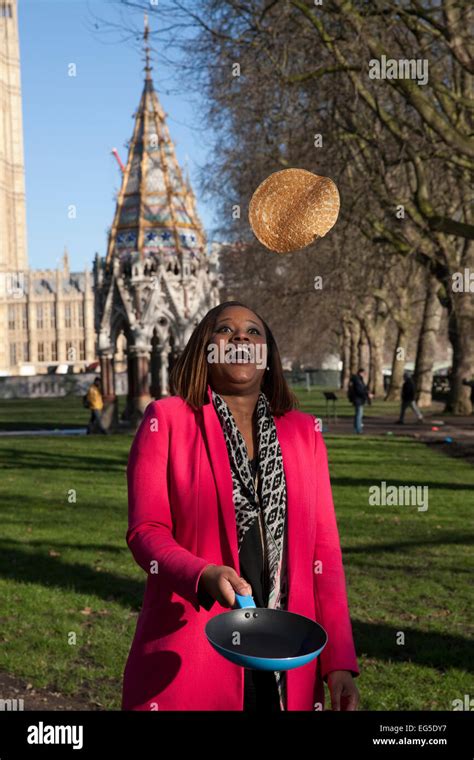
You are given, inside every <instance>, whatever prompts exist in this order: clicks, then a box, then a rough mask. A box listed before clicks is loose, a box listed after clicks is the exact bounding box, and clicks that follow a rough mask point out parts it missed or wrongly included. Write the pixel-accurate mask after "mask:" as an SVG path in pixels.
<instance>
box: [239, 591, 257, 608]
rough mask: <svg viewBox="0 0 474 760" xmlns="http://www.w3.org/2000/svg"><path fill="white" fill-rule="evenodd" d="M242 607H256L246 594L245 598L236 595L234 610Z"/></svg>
mask: <svg viewBox="0 0 474 760" xmlns="http://www.w3.org/2000/svg"><path fill="white" fill-rule="evenodd" d="M244 607H254V608H256V607H257V605H256V604H255V602H254V600H253V596H250V594H247V595H246V596H243V595H242V594H236V595H235V604H234V609H243V608H244Z"/></svg>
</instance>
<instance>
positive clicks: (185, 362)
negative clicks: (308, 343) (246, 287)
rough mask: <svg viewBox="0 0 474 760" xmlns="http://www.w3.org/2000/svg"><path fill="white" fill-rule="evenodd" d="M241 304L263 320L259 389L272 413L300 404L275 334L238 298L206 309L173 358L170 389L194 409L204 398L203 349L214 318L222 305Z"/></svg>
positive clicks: (205, 366) (205, 359)
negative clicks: (264, 346) (264, 365)
mask: <svg viewBox="0 0 474 760" xmlns="http://www.w3.org/2000/svg"><path fill="white" fill-rule="evenodd" d="M230 306H242V307H243V308H244V309H248V310H249V311H252V312H253V313H254V314H255V315H256V316H257V317H258V318H259V319H260V320H261V322H262V323H263V326H264V328H265V336H266V342H267V366H268V367H269V370H268V371H267V370H266V371H265V373H264V376H263V381H262V385H261V390H262V391H263V392H264V393H265V396H266V397H267V399H268V402H269V404H270V409H271V412H272V414H273V415H274V416H275V417H281V416H282V415H283V414H285V413H286V412H289V411H291V410H292V409H295V408H297V407H298V406H299V404H298V400H297V398H296V396H295V395H294V393H293V392H292V391H291V390H290V388H289V387H288V383H287V382H286V380H285V376H284V374H283V368H282V366H281V359H280V353H279V351H278V347H277V344H276V342H275V338H274V337H273V334H272V331H271V330H270V328H269V327H268V325H267V323H266V322H265V320H264V319H262V317H261V316H260V314H258V313H257V312H256V311H254V310H253V309H250V308H249V307H248V306H247V305H246V304H244V303H242V302H241V301H226V302H225V303H221V304H219V305H218V306H215V307H214V308H213V309H210V311H208V312H207V314H206V316H205V317H203V318H202V320H201V321H200V323H199V324H198V325H197V326H196V328H195V329H194V331H193V333H192V335H191V337H190V338H189V340H188V342H187V344H186V347H185V349H184V351H183V353H182V354H181V355H180V356H179V357H178V359H177V360H176V361H175V363H174V365H173V368H172V370H171V373H170V385H171V393H172V394H174V395H177V396H181V398H183V399H184V400H185V401H187V402H188V404H189V405H190V406H192V407H193V408H194V409H200V408H201V407H202V406H203V404H204V403H205V402H206V401H207V398H206V391H207V385H208V382H209V381H208V362H207V353H206V349H207V346H208V344H209V343H210V341H211V338H212V334H213V332H214V329H215V326H216V323H217V319H218V317H219V315H220V314H221V313H222V312H223V311H224V309H227V308H229V307H230Z"/></svg>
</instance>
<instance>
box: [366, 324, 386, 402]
mask: <svg viewBox="0 0 474 760" xmlns="http://www.w3.org/2000/svg"><path fill="white" fill-rule="evenodd" d="M386 326H387V321H386V319H385V318H382V319H378V320H377V322H376V323H375V324H371V323H370V322H369V320H368V319H366V320H364V330H365V333H366V334H367V339H368V342H369V351H370V354H369V356H370V360H369V366H370V374H369V391H370V392H371V393H373V394H374V396H376V397H381V396H383V395H384V390H385V389H384V385H383V353H384V344H385V330H386Z"/></svg>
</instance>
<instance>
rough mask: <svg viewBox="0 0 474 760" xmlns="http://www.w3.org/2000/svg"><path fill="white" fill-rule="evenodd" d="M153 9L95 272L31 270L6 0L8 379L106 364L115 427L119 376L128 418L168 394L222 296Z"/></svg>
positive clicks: (0, 192)
mask: <svg viewBox="0 0 474 760" xmlns="http://www.w3.org/2000/svg"><path fill="white" fill-rule="evenodd" d="M148 36H149V29H148V21H147V19H146V17H145V32H144V53H145V61H146V64H145V81H144V86H143V91H142V96H141V99H140V103H139V105H138V109H137V110H136V113H135V114H134V116H135V126H134V130H133V135H132V139H131V140H130V142H129V152H128V158H127V162H126V165H123V164H121V162H120V164H121V169H122V181H121V188H120V191H119V193H118V197H117V204H116V210H115V214H114V218H113V221H112V226H111V228H110V231H109V237H108V244H107V251H106V255H105V256H103V257H100V256H99V255H97V254H96V256H95V260H94V261H93V266H92V271H89V270H88V269H86V270H85V271H83V272H71V271H70V269H69V260H68V253H67V251H66V250H65V251H64V254H63V260H62V266H61V267H59V268H58V269H57V270H30V269H29V267H28V256H27V250H26V248H27V246H26V234H25V231H26V211H25V180H24V174H25V170H24V159H23V129H22V110H21V109H22V102H21V84H20V53H19V38H18V18H17V1H16V0H0V376H3V377H4V378H5V376H9V377H16V376H28V375H34V376H38V375H44V374H47V373H49V374H51V373H57V372H61V373H65V372H68V373H70V372H75V373H78V372H84V371H85V370H86V368H87V367H88V366H89V365H91V364H94V363H95V362H96V365H97V366H98V367H99V366H100V372H101V375H102V382H103V389H104V392H105V401H106V411H107V407H108V408H109V410H108V411H109V413H108V415H106V416H107V424H112V423H113V422H117V395H116V383H115V378H116V375H117V373H118V372H122V373H123V374H124V376H125V377H126V378H127V383H126V385H127V388H128V396H127V402H126V409H125V413H126V414H125V417H124V418H125V419H126V418H130V417H136V416H137V415H138V416H140V415H141V414H142V413H143V410H144V408H145V406H146V404H147V403H148V402H149V401H150V400H151V399H152V398H160V397H161V396H165V395H168V394H169V392H170V389H169V382H168V381H169V371H170V369H171V366H172V364H173V361H174V360H175V358H176V356H177V355H178V354H179V352H180V351H181V350H182V349H183V348H184V346H185V344H186V342H187V340H188V338H189V336H190V334H191V332H192V330H193V328H194V326H195V325H196V324H197V323H198V322H199V321H200V319H202V317H203V316H204V315H205V314H206V312H207V311H208V310H209V309H210V308H212V307H213V306H215V305H216V304H217V303H218V302H219V287H221V285H222V282H221V275H220V273H219V271H218V270H219V248H220V246H219V244H213V245H211V246H210V247H209V248H208V244H207V241H206V237H205V233H204V230H203V227H202V224H201V222H200V220H199V218H198V215H197V211H196V199H195V196H194V194H193V192H192V189H191V186H190V183H189V180H188V179H187V178H184V177H183V173H182V171H181V168H180V166H179V164H178V162H177V160H176V156H175V150H174V145H173V143H172V140H171V138H170V135H169V132H168V128H167V126H166V114H165V113H164V111H163V109H162V107H161V105H160V103H159V100H158V96H157V94H156V92H155V90H154V88H153V82H152V77H151V65H150V55H149V47H148Z"/></svg>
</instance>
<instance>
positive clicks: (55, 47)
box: [19, 0, 212, 271]
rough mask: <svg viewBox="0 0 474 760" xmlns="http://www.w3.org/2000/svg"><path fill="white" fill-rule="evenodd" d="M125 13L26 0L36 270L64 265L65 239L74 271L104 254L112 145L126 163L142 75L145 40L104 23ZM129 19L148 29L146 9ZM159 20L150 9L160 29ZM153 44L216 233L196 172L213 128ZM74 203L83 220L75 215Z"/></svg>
mask: <svg viewBox="0 0 474 760" xmlns="http://www.w3.org/2000/svg"><path fill="white" fill-rule="evenodd" d="M129 13H130V12H129ZM121 14H122V18H123V14H124V11H122V12H121ZM120 18H121V17H120V15H119V11H118V9H117V7H116V5H115V4H114V2H113V0H19V29H20V54H21V77H22V93H23V134H24V149H25V177H26V213H27V233H28V235H27V240H28V258H29V263H30V267H31V268H34V269H40V268H41V269H43V268H55V267H57V266H58V264H59V262H60V260H61V257H62V253H63V250H64V246H65V245H66V246H67V248H68V251H69V255H70V261H71V268H72V269H73V270H76V271H79V270H83V269H84V268H85V267H90V266H91V263H92V259H93V257H94V254H95V252H96V251H98V252H99V253H100V254H101V255H103V254H104V253H105V250H106V242H107V237H106V232H107V228H108V227H109V226H110V225H111V223H112V219H113V214H114V209H115V200H114V195H115V194H116V192H117V191H118V189H119V187H120V179H121V177H120V171H119V168H118V165H117V163H116V160H115V158H114V157H113V156H112V155H111V153H110V151H111V149H112V148H114V147H116V148H117V150H118V152H119V154H120V157H121V159H122V161H123V163H125V162H126V158H127V150H126V148H125V147H124V143H125V141H127V140H129V139H130V138H131V136H132V129H133V119H132V114H133V113H134V111H135V109H136V107H137V105H138V102H139V100H140V95H141V91H142V86H143V74H144V72H143V65H144V63H143V58H142V55H141V53H140V49H139V47H140V46H139V43H138V42H135V41H134V40H133V39H132V40H125V41H121V39H120V38H121V37H123V34H121V33H118V32H114V31H113V30H111V28H110V26H108V27H107V28H106V27H104V26H103V23H102V20H109V21H116V22H120ZM129 18H130V23H131V24H132V25H133V26H135V27H136V28H139V29H142V28H143V15H142V14H140V13H130V16H129ZM158 22H159V17H157V16H153V15H150V27H151V30H152V31H153V29H156V28H157V25H158ZM96 23H97V24H98V25H99V28H98V29H96V28H95V24H96ZM151 44H152V46H153V47H155V48H156V49H157V52H158V55H157V54H153V58H154V60H153V66H154V69H153V79H154V83H155V88H156V90H157V91H158V94H159V97H160V100H161V103H162V105H163V107H164V110H165V112H166V113H167V114H168V117H167V122H168V127H169V129H170V132H171V136H172V139H173V140H174V142H175V146H176V151H177V157H178V161H179V162H180V163H181V166H184V162H185V159H186V157H187V159H188V166H189V171H190V176H191V182H192V183H193V186H194V189H195V191H196V195H197V199H198V210H199V213H200V216H201V220H202V222H203V224H204V226H205V228H206V229H207V230H208V231H209V230H210V228H211V226H212V209H211V208H210V207H209V206H206V205H204V204H203V203H202V202H201V201H200V199H199V193H198V187H197V184H196V179H195V178H196V171H197V167H198V166H199V165H202V164H204V163H205V162H206V157H209V155H210V145H209V141H208V133H207V131H206V130H203V129H202V128H200V127H199V120H198V119H196V116H195V114H196V95H193V94H191V95H190V94H189V93H188V92H187V90H186V89H185V88H184V86H183V85H182V84H180V77H179V72H177V70H176V68H175V67H173V66H171V65H170V64H168V63H166V62H165V61H163V60H162V59H161V57H160V55H159V45H160V43H159V42H156V41H155V40H152V43H151ZM137 45H138V47H137ZM71 63H72V64H74V65H75V67H76V76H75V77H72V76H69V75H68V67H69V65H70V64H71ZM167 92H168V93H169V94H167ZM206 138H207V142H206ZM71 205H74V206H75V207H76V214H77V216H76V218H75V219H71V218H69V216H68V209H69V207H70V206H71Z"/></svg>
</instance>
